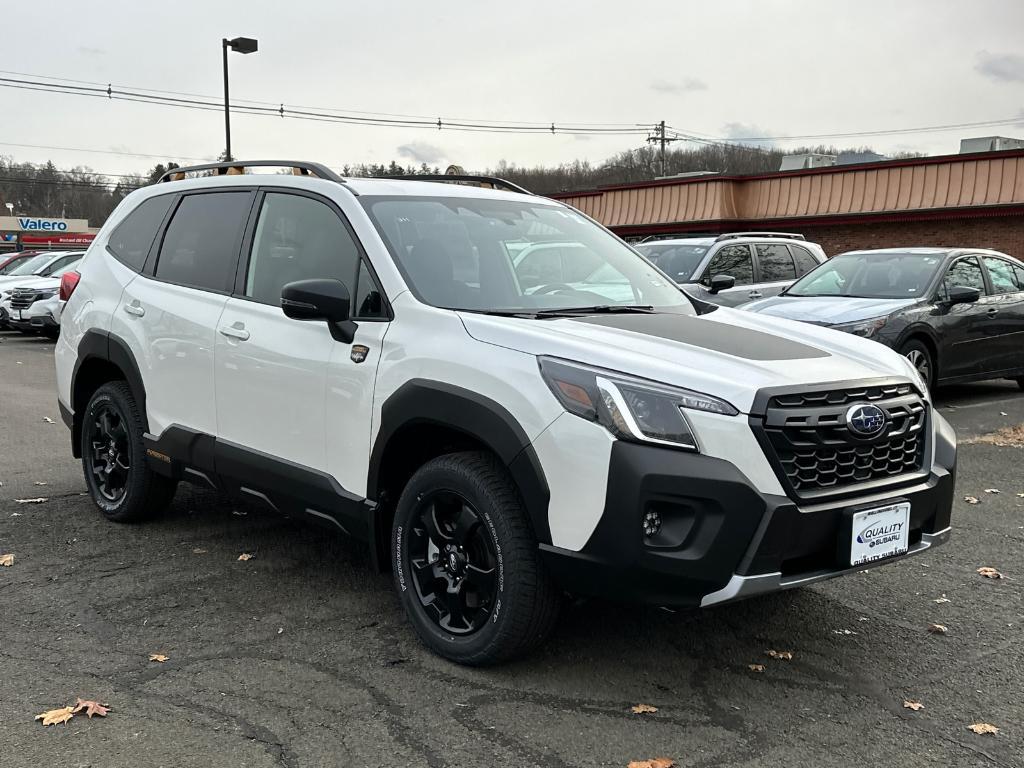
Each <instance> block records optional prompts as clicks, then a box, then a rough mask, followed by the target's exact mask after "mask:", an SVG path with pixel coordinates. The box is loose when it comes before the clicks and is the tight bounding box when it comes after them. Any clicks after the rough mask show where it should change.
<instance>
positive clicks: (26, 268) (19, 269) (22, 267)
mask: <svg viewBox="0 0 1024 768" xmlns="http://www.w3.org/2000/svg"><path fill="white" fill-rule="evenodd" d="M52 258H53V256H51V255H50V254H47V253H41V254H39V255H38V256H33V257H32V258H30V259H25V260H24V261H22V262H21V263H20V264H18V266H16V267H15V268H14V269H12V270H11V271H10V272H8V273H7V274H8V275H11V276H13V275H34V274H35V273H36V271H37V270H38V269H40V268H42V267H43V266H44V265H45V264H49V263H50V259H52Z"/></svg>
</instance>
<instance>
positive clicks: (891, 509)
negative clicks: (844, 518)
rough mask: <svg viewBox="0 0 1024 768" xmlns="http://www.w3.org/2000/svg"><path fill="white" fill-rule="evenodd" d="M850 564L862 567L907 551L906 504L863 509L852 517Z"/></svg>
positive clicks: (908, 517) (907, 510) (908, 516)
mask: <svg viewBox="0 0 1024 768" xmlns="http://www.w3.org/2000/svg"><path fill="white" fill-rule="evenodd" d="M852 533H853V541H852V542H850V565H851V566H854V565H863V564H864V563H871V562H874V561H875V560H883V559H885V558H887V557H893V556H894V555H903V554H906V552H907V550H908V549H910V503H909V502H906V501H901V502H899V503H896V504H890V505H889V506H887V507H876V508H874V509H865V510H864V511H862V512H857V513H855V514H854V515H853V531H852Z"/></svg>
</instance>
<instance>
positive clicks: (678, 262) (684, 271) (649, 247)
mask: <svg viewBox="0 0 1024 768" xmlns="http://www.w3.org/2000/svg"><path fill="white" fill-rule="evenodd" d="M710 247H711V246H710V245H689V244H687V243H641V244H640V245H638V246H636V249H637V250H638V251H640V253H642V254H643V255H644V256H645V257H646V258H647V259H648V260H649V261H650V262H651V263H652V264H654V265H655V266H657V267H658V268H659V269H661V270H662V271H663V272H667V273H668V276H669V277H671V278H672V279H673V280H675V281H676V282H677V283H686V282H689V281H690V280H692V279H693V275H694V273H695V272H696V271H697V267H699V266H700V263H701V261H702V260H703V259H704V254H705V253H707V252H708V248H710Z"/></svg>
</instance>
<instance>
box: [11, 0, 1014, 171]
mask: <svg viewBox="0 0 1024 768" xmlns="http://www.w3.org/2000/svg"><path fill="white" fill-rule="evenodd" d="M242 9H244V10H242ZM3 15H4V16H5V17H6V22H5V24H4V37H3V43H2V47H0V69H2V70H6V71H15V72H22V73H29V74H33V75H49V76H55V77H65V78H76V79H79V80H85V81H98V82H103V83H106V82H112V83H114V84H115V85H122V86H136V87H144V88H155V89H164V90H172V91H183V92H189V93H196V94H208V95H210V96H212V97H215V98H220V97H221V94H222V90H221V89H222V83H221V59H220V55H221V47H220V40H221V38H222V37H235V36H243V35H244V36H250V37H255V38H258V39H259V48H260V50H259V52H257V53H255V54H253V55H248V56H242V55H239V54H232V55H231V61H230V64H231V88H232V95H233V97H239V98H246V99H254V100H261V101H267V102H273V103H275V104H276V103H279V102H284V103H285V104H286V105H289V104H291V105H308V106H316V107H329V108H336V109H347V110H360V111H364V112H380V113H384V112H386V113H403V114H412V115H428V116H441V117H443V118H445V119H452V118H478V119H488V120H502V121H543V122H550V121H554V122H556V123H568V122H576V123H654V122H655V121H658V120H662V119H663V120H665V121H667V122H668V123H669V124H670V125H672V126H675V127H677V128H679V129H682V130H689V131H693V132H698V133H701V134H704V135H708V136H716V137H740V136H744V137H745V136H751V135H755V136H765V135H770V136H792V135H806V134H822V133H838V132H851V131H871V130H879V129H892V128H902V127H918V126H926V125H940V124H951V123H964V122H976V121H985V120H1001V119H1006V118H1010V117H1017V116H1019V117H1021V124H1019V125H1016V126H1002V127H993V128H976V129H964V130H957V131H946V132H941V133H919V134H911V135H896V136H879V137H866V138H849V139H835V140H830V141H834V142H835V143H837V144H840V145H855V144H862V143H867V144H871V145H872V146H874V147H875V148H876V149H877V150H879V151H883V152H885V151H893V150H916V151H922V152H927V153H930V154H942V153H947V152H956V151H957V149H958V141H959V139H960V138H961V137H962V136H966V135H990V134H1000V135H1009V136H1024V35H1022V34H1021V31H1022V30H1024V2H1021V0H975V1H974V2H971V3H967V2H958V1H956V0H886V1H885V2H876V1H875V0H858V1H857V2H853V1H852V0H846V1H844V2H838V0H829V1H827V2H823V1H822V0H816V1H807V2H803V1H799V2H798V1H797V0H789V1H786V0H758V1H756V2H755V1H754V0H748V1H746V2H743V1H740V0H733V1H729V0H718V1H717V2H694V1H692V0H675V1H674V2H662V1H661V0H646V2H643V3H637V2H623V1H622V0H618V1H614V0H586V1H585V2H584V1H583V0H573V1H567V0H562V1H561V2H559V1H558V0H543V1H540V0H514V1H513V2H496V1H495V0H490V1H486V2H485V1H484V0H433V1H430V0H427V1H424V0H370V1H369V2H367V1H366V0H363V1H361V2H354V1H353V0H292V2H281V0H274V1H272V2H268V1H265V0H245V2H240V1H239V2H231V3H229V2H224V1H223V0H202V2H200V1H199V0H175V2H173V3H150V2H140V1H139V0H134V1H132V2H114V1H113V0H108V1H107V2H101V1H99V0H92V1H91V2H88V3H84V2H72V1H71V0H64V2H61V3H55V2H47V1H45V0H44V1H43V2H36V3H18V4H17V7H16V8H15V7H14V4H13V3H8V4H6V8H5V10H4V14H3ZM0 77H12V75H6V74H4V75H0ZM0 97H2V99H3V101H2V105H3V106H2V114H3V119H2V122H0V125H2V128H3V130H0V142H4V143H3V144H0V154H5V155H10V156H13V157H14V158H15V159H17V160H24V161H32V162H40V161H45V160H47V159H52V160H54V162H56V163H57V164H58V165H60V166H62V167H66V166H72V165H87V166H90V167H92V168H93V169H95V170H97V171H107V172H115V173H125V172H133V171H142V170H145V169H146V168H148V167H150V166H152V165H153V164H154V163H155V162H156V161H157V159H158V158H155V157H154V158H151V159H147V158H132V157H126V156H119V155H114V154H90V153H84V152H74V151H57V150H42V149H28V148H24V147H17V146H11V144H37V145H52V146H61V147H77V148H87V149H101V150H108V151H119V152H137V153H153V154H158V155H162V156H165V157H167V158H171V159H180V158H203V157H213V156H215V155H216V154H217V153H219V152H220V151H221V150H222V149H223V146H224V139H223V130H224V129H223V116H222V115H221V114H220V113H217V112H203V111H191V110H183V109H172V108H169V107H165V106H155V105H146V104H135V103H128V102H118V101H108V100H104V99H93V98H82V97H76V96H64V95H53V94H45V93H35V92H32V91H25V90H13V89H8V88H0ZM232 128H233V130H232V141H233V149H234V155H235V156H236V157H242V158H256V157H274V158H277V157H288V158H294V157H302V158H306V159H316V160H321V161H324V162H327V163H329V164H330V165H332V166H335V167H339V166H341V165H342V164H344V163H358V162H386V161H388V160H390V159H395V160H398V161H399V162H403V163H409V162H412V161H415V162H419V161H421V160H422V161H426V162H428V163H430V164H432V165H433V164H440V165H442V166H443V165H445V164H447V163H450V162H454V163H459V164H461V165H464V166H466V167H467V168H469V169H472V170H482V169H484V168H486V167H488V166H491V167H493V166H494V165H496V164H497V163H498V161H500V160H506V161H508V162H510V163H513V162H514V163H517V164H526V165H532V164H538V163H544V164H557V163H560V162H565V161H570V160H573V159H576V158H580V159H584V158H585V159H589V160H592V161H600V160H602V159H604V158H606V157H608V156H609V155H611V154H614V153H615V152H617V151H620V150H623V149H627V148H629V147H630V146H636V145H637V144H639V143H642V141H643V137H642V136H640V137H629V136H614V137H605V136H602V137H583V138H576V137H571V136H551V135H541V136H514V135H504V134H492V133H456V132H451V131H437V130H416V129H409V128H382V127H349V126H342V125H337V124H327V123H319V122H306V121H299V120H291V119H280V118H271V117H257V116H240V115H238V116H235V117H234V118H233V123H232ZM779 143H780V144H781V145H782V146H786V145H788V144H791V143H792V142H785V141H780V142H779Z"/></svg>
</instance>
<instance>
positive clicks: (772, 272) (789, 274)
mask: <svg viewBox="0 0 1024 768" xmlns="http://www.w3.org/2000/svg"><path fill="white" fill-rule="evenodd" d="M755 248H756V250H757V263H758V264H759V265H760V267H761V282H763V283H776V282H779V281H780V280H796V270H795V269H794V267H793V257H792V256H790V255H789V248H787V247H786V246H785V245H780V244H778V243H759V244H758V245H756V246H755Z"/></svg>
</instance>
